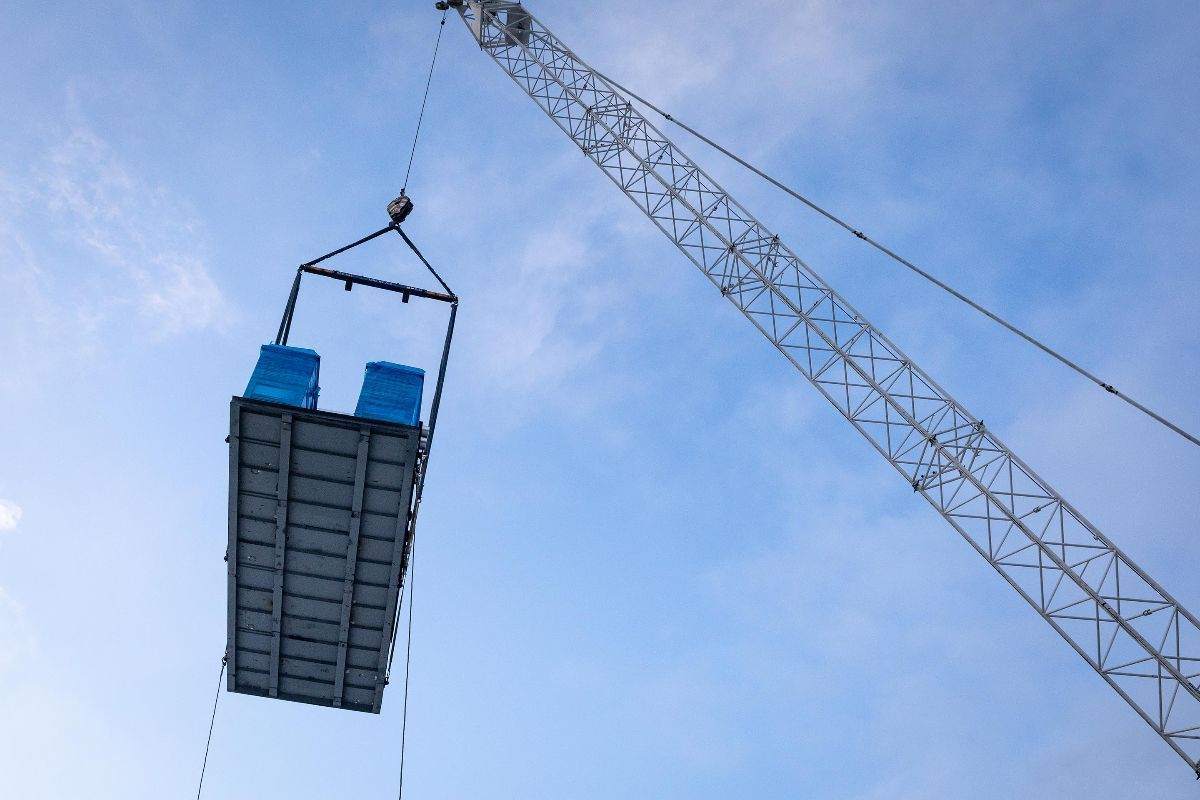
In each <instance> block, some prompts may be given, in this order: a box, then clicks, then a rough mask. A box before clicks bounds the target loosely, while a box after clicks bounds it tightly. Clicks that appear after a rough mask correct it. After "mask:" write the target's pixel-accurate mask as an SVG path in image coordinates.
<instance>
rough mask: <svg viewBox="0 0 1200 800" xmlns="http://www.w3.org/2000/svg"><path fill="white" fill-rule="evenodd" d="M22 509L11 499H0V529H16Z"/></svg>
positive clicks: (22, 512)
mask: <svg viewBox="0 0 1200 800" xmlns="http://www.w3.org/2000/svg"><path fill="white" fill-rule="evenodd" d="M24 513H25V512H24V510H23V509H22V508H21V507H20V506H19V505H17V504H16V503H14V502H13V501H11V500H0V531H11V530H16V527H17V525H18V524H19V523H20V522H21V516H22V515H23V514H24Z"/></svg>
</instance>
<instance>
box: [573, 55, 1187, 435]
mask: <svg viewBox="0 0 1200 800" xmlns="http://www.w3.org/2000/svg"><path fill="white" fill-rule="evenodd" d="M594 71H595V73H596V75H597V76H598V77H600V78H601V79H602V80H604V81H605V82H607V83H608V84H610V85H611V86H613V87H614V88H615V89H618V90H619V91H621V92H624V93H625V94H626V95H627V96H629V97H631V98H633V99H634V100H636V101H637V102H639V103H641V104H642V105H644V106H646V107H647V108H649V109H650V110H651V111H653V112H654V113H656V114H658V115H660V116H661V117H662V118H663V119H665V120H667V121H668V122H671V123H674V124H675V125H677V126H678V127H680V128H682V129H683V130H684V131H686V132H687V133H689V134H691V135H692V136H694V137H696V138H697V139H699V140H700V141H702V142H704V143H705V144H706V145H708V146H709V147H711V148H713V149H714V150H716V151H717V152H719V153H721V154H722V155H724V156H726V157H727V158H729V159H731V160H733V161H735V162H737V163H738V164H740V165H741V166H742V167H744V168H746V169H747V170H749V171H750V172H753V173H754V174H755V175H757V176H758V177H760V178H762V179H763V180H765V181H767V182H768V183H770V184H771V185H773V186H775V188H777V189H780V190H781V191H783V192H784V193H786V194H788V195H790V196H792V197H793V198H795V199H796V200H799V201H800V202H801V203H803V204H804V205H806V206H808V207H809V208H810V209H812V210H813V211H815V212H817V213H818V214H820V215H821V216H823V217H825V219H827V220H829V221H830V222H832V223H834V224H835V225H837V226H839V227H841V228H844V229H845V230H846V231H848V232H849V233H851V234H853V235H854V236H855V237H856V238H858V239H861V240H862V241H864V242H866V243H867V244H869V245H870V246H871V247H873V248H875V249H876V250H878V251H879V252H881V253H883V254H884V255H885V256H887V257H888V258H890V259H892V260H893V261H895V262H897V263H898V264H900V265H902V266H904V267H906V268H907V269H909V270H911V271H912V272H914V273H916V274H917V275H919V276H920V277H922V278H924V279H925V280H926V281H928V282H930V283H932V284H933V285H934V286H937V287H938V288H939V289H941V290H942V291H944V292H946V293H948V294H950V295H951V296H953V297H954V298H956V299H958V300H960V301H962V302H963V303H965V304H967V305H968V306H970V307H971V308H973V309H975V310H976V311H978V312H979V313H980V314H983V315H984V316H985V317H987V318H988V319H990V320H992V321H993V322H995V323H996V324H998V325H1000V326H1002V327H1003V328H1005V329H1007V330H1008V331H1009V332H1010V333H1014V334H1016V335H1017V336H1019V337H1021V338H1022V339H1024V340H1025V341H1026V342H1028V343H1029V344H1031V345H1033V346H1034V347H1036V348H1038V349H1039V350H1041V351H1042V352H1043V353H1045V354H1046V355H1048V356H1050V357H1051V358H1053V359H1055V360H1056V361H1058V362H1059V363H1061V364H1063V365H1065V366H1067V367H1069V368H1070V369H1072V370H1074V371H1075V372H1076V373H1078V374H1080V375H1082V376H1083V377H1085V378H1087V379H1088V380H1089V381H1091V382H1092V383H1094V384H1096V385H1097V386H1099V387H1100V388H1101V389H1103V390H1104V391H1105V392H1107V393H1109V394H1111V395H1114V396H1115V397H1118V398H1120V399H1121V400H1124V401H1125V402H1126V403H1128V404H1129V405H1131V406H1133V407H1134V408H1136V409H1137V410H1138V411H1141V412H1142V413H1143V414H1145V415H1146V416H1148V417H1150V418H1151V419H1153V420H1155V421H1156V422H1158V423H1160V424H1161V425H1163V426H1165V427H1166V428H1169V429H1170V430H1172V431H1174V432H1175V433H1177V434H1179V435H1180V436H1182V437H1183V438H1184V439H1187V440H1188V441H1189V442H1191V443H1192V444H1194V445H1198V446H1200V438H1198V437H1197V436H1195V435H1194V434H1192V433H1189V432H1188V431H1187V430H1185V429H1184V428H1183V427H1182V426H1180V425H1178V424H1176V423H1175V422H1172V421H1171V420H1169V419H1167V418H1166V417H1164V416H1163V415H1162V414H1159V413H1158V412H1156V411H1154V410H1153V409H1151V408H1149V407H1147V406H1146V405H1144V404H1143V403H1141V402H1139V401H1137V400H1135V399H1133V398H1132V397H1130V396H1129V395H1127V394H1125V393H1124V392H1122V391H1120V390H1119V389H1117V388H1116V387H1115V386H1113V385H1112V384H1111V383H1109V382H1107V381H1105V380H1103V379H1101V378H1100V377H1098V376H1097V375H1095V374H1094V373H1092V372H1091V371H1090V370H1088V369H1086V368H1084V367H1082V366H1080V365H1079V364H1078V363H1076V362H1075V361H1073V360H1072V359H1070V358H1068V357H1067V356H1065V355H1063V354H1062V353H1060V352H1058V351H1057V350H1055V349H1054V348H1052V347H1051V346H1050V345H1048V344H1046V343H1044V342H1042V341H1041V340H1040V339H1038V338H1036V337H1035V336H1033V335H1032V334H1030V333H1027V332H1026V331H1024V330H1022V329H1021V328H1018V327H1017V326H1016V325H1014V324H1013V323H1011V322H1009V321H1008V320H1006V319H1004V318H1003V317H1001V316H1000V315H999V314H997V313H996V312H994V311H992V310H990V309H988V308H986V307H985V306H983V305H981V304H980V303H978V302H976V301H975V300H973V299H971V298H970V297H968V296H967V295H965V294H963V293H962V292H960V291H959V290H957V289H955V288H954V287H953V286H950V285H949V284H947V283H945V282H944V281H942V280H939V279H938V278H936V277H935V276H933V275H932V274H930V273H929V272H927V271H925V270H924V269H922V268H921V267H918V266H917V265H916V264H914V263H913V262H911V261H909V260H908V259H907V258H904V257H903V256H901V255H900V254H898V253H896V252H895V251H894V250H892V249H891V248H889V247H887V246H886V245H884V244H881V243H880V242H878V241H876V240H875V239H873V238H871V237H870V236H868V235H867V234H865V233H863V232H862V230H861V229H859V228H856V227H854V226H853V225H851V224H850V223H848V222H846V221H845V220H843V219H842V218H841V217H839V216H837V215H836V214H834V213H833V212H831V211H828V210H826V209H825V208H823V207H822V206H820V205H818V204H817V203H815V202H814V201H812V200H810V199H809V198H807V197H805V196H804V195H803V194H801V193H800V192H798V191H796V190H795V189H793V188H792V187H790V186H788V185H787V184H785V183H783V182H782V181H780V180H779V179H777V178H775V177H773V176H771V175H769V174H768V173H766V172H765V171H763V170H762V169H760V168H758V167H756V166H754V165H753V164H751V163H750V162H749V161H747V160H746V159H744V158H742V157H741V156H739V155H737V154H736V153H734V152H732V151H731V150H729V149H728V148H727V147H724V146H722V145H721V144H718V143H717V142H715V141H713V140H712V139H711V138H709V137H708V136H705V135H704V134H703V133H701V132H700V131H698V130H696V129H695V128H693V127H692V126H690V125H688V124H687V123H685V122H681V121H680V120H678V119H676V118H675V117H674V116H673V115H671V114H669V113H667V112H666V111H664V110H663V109H662V108H660V107H658V106H657V105H655V104H654V103H652V102H650V101H649V100H647V99H646V98H644V97H642V96H641V95H639V94H637V93H636V92H633V91H630V90H629V89H627V88H626V87H624V86H622V85H621V84H620V83H618V82H617V81H615V80H613V79H612V78H610V77H608V76H607V75H605V74H604V73H602V72H600V71H599V70H594Z"/></svg>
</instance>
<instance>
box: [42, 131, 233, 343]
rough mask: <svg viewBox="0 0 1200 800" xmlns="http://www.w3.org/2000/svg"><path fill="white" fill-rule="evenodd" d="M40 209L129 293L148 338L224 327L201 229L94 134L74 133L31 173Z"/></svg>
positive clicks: (223, 305)
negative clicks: (65, 224)
mask: <svg viewBox="0 0 1200 800" xmlns="http://www.w3.org/2000/svg"><path fill="white" fill-rule="evenodd" d="M36 180H37V185H38V189H37V191H38V194H39V195H40V197H41V199H42V200H43V202H44V203H45V204H46V206H47V208H48V209H49V210H50V211H51V212H52V213H54V214H55V215H57V216H58V217H60V218H62V219H63V220H66V221H69V224H70V227H71V229H72V231H74V232H75V235H77V236H78V237H79V239H80V240H81V241H82V242H83V243H84V244H85V245H86V247H87V248H88V249H89V250H90V251H91V254H92V255H94V256H95V257H97V258H98V260H99V263H100V264H107V265H108V266H110V267H115V268H116V269H117V270H118V271H119V273H120V277H122V278H124V279H126V280H127V281H129V282H130V283H131V284H132V285H133V287H134V288H135V292H134V296H133V297H132V298H125V297H121V295H120V293H119V290H118V294H117V295H116V297H115V298H114V299H117V300H118V301H121V300H132V302H133V303H134V304H135V305H136V307H137V308H138V311H139V312H140V313H141V314H142V315H143V316H144V317H145V318H147V319H148V320H149V321H150V322H151V325H152V327H153V328H154V329H155V332H156V333H159V334H163V335H170V334H177V333H183V332H187V331H194V330H203V329H206V328H218V329H221V328H224V327H225V326H226V325H227V324H228V322H229V317H230V310H229V308H228V304H227V301H226V300H225V298H224V296H223V295H222V293H221V291H220V289H219V288H218V287H217V285H216V282H215V281H214V280H213V278H212V276H211V274H210V273H209V270H208V267H207V265H206V264H205V262H204V260H203V258H202V257H201V254H202V253H203V251H204V243H203V237H202V235H201V228H202V226H201V224H200V222H199V221H198V220H197V219H196V216H195V213H194V212H193V211H192V210H191V209H190V208H189V207H188V205H187V204H186V203H185V202H184V201H183V200H182V199H180V198H178V197H176V196H175V195H174V194H173V193H171V192H170V191H169V190H168V189H166V188H165V187H162V186H158V185H155V184H154V183H152V182H150V181H148V180H146V179H144V178H142V177H140V176H138V175H136V174H135V173H134V172H133V171H132V170H131V169H130V168H129V167H128V166H127V165H126V164H125V163H124V162H123V161H122V159H121V158H120V157H119V156H118V155H117V154H116V153H115V152H113V149H112V148H111V147H110V146H109V145H108V143H107V142H105V141H104V140H103V139H101V138H100V137H99V136H98V135H97V134H96V133H94V132H93V131H91V130H89V129H87V128H85V127H79V128H76V129H75V130H74V131H72V133H71V134H70V135H69V136H68V137H67V138H66V139H65V140H64V141H63V142H61V143H60V144H59V145H58V146H57V147H55V148H54V149H53V150H52V151H51V152H50V154H49V157H48V158H47V159H46V162H45V164H44V165H43V166H42V167H41V168H40V169H39V170H38V172H37V175H36Z"/></svg>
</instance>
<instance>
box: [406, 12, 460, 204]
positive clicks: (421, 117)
mask: <svg viewBox="0 0 1200 800" xmlns="http://www.w3.org/2000/svg"><path fill="white" fill-rule="evenodd" d="M449 13H450V12H449V11H444V12H442V21H441V22H440V23H438V32H437V40H436V41H435V42H434V43H433V58H432V59H430V61H429V75H428V76H426V78H425V94H424V96H422V97H421V111H420V113H418V114H417V129H416V130H415V131H414V132H413V143H412V149H411V150H410V151H409V153H408V168H407V169H405V170H404V186H403V187H402V188H401V189H400V194H402V195H403V194H407V193H408V178H409V176H410V175H411V174H412V168H413V159H414V158H416V155H417V142H418V141H420V139H421V123H423V122H424V121H425V104H426V103H428V102H429V86H430V84H432V83H433V68H434V67H435V66H437V57H438V50H439V49H441V46H442V33H443V32H444V31H445V30H446V15H447V14H449Z"/></svg>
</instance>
